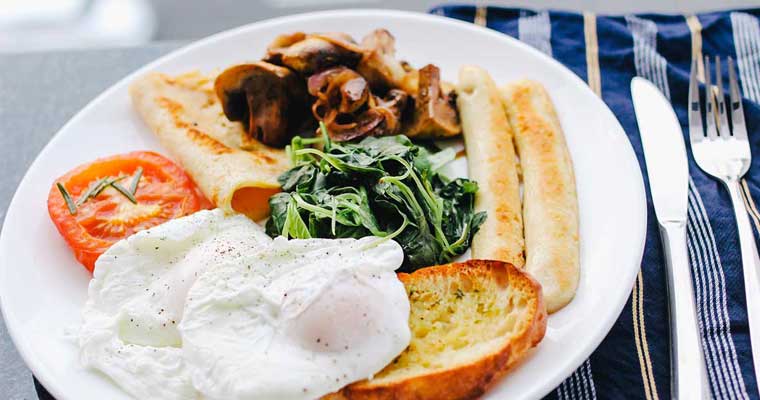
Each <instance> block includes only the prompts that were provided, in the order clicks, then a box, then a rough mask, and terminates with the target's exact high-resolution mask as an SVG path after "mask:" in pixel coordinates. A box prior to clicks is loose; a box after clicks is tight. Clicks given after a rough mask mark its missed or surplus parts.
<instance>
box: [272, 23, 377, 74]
mask: <svg viewBox="0 0 760 400" xmlns="http://www.w3.org/2000/svg"><path fill="white" fill-rule="evenodd" d="M362 55H363V51H362V49H361V48H360V47H359V46H358V45H357V44H356V42H354V39H353V38H351V36H349V35H347V34H345V33H339V32H328V33H316V34H305V33H303V32H297V33H294V34H290V35H280V36H278V37H277V38H276V39H275V40H274V42H272V44H270V45H269V48H268V49H267V55H266V57H265V61H268V62H271V63H273V64H277V65H283V66H286V67H288V68H291V69H293V70H294V71H296V72H299V73H301V74H303V75H306V76H308V75H311V74H313V73H315V72H319V71H322V70H324V69H327V68H331V67H335V66H339V65H343V66H347V67H350V68H353V67H354V66H356V64H357V63H358V62H359V60H360V59H361V58H362Z"/></svg>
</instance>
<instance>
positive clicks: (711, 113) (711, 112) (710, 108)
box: [705, 56, 718, 139]
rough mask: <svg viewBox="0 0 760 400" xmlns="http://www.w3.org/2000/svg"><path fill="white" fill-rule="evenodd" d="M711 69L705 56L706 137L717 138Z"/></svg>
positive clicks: (708, 58) (708, 59)
mask: <svg viewBox="0 0 760 400" xmlns="http://www.w3.org/2000/svg"><path fill="white" fill-rule="evenodd" d="M710 75H712V69H711V68H710V57H707V56H705V109H706V110H707V112H705V124H706V125H707V137H708V138H710V139H717V138H718V130H717V129H716V127H715V94H714V93H713V91H712V87H713V85H712V80H711V78H710Z"/></svg>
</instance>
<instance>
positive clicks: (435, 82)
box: [214, 29, 461, 147]
mask: <svg viewBox="0 0 760 400" xmlns="http://www.w3.org/2000/svg"><path fill="white" fill-rule="evenodd" d="M395 43H396V40H395V39H394V38H393V35H391V34H390V32H388V31H387V30H385V29H376V30H374V31H372V32H370V33H369V34H368V35H366V36H365V37H364V38H363V39H362V41H361V43H357V42H356V41H355V40H354V39H353V38H352V37H351V36H350V35H347V34H345V33H340V32H327V33H303V32H295V33H291V34H285V35H280V36H278V37H277V38H275V40H274V41H273V42H272V43H271V44H270V45H269V47H268V49H267V53H266V55H265V56H264V58H263V59H262V60H261V61H256V62H253V63H247V64H240V65H235V66H232V67H230V68H228V69H226V70H225V71H224V72H222V73H221V74H220V75H219V76H218V77H217V79H216V83H215V85H214V86H215V89H216V92H217V95H218V97H219V98H220V99H221V102H222V106H223V109H224V113H225V115H226V116H227V118H229V120H230V121H241V122H242V123H243V126H244V128H245V129H244V131H245V132H246V136H245V139H244V140H246V141H260V142H261V143H264V144H267V145H271V146H278V147H282V146H284V145H285V144H286V143H287V142H288V141H290V139H291V138H292V137H293V136H296V135H299V134H302V133H303V132H304V131H305V130H308V129H309V126H310V125H311V127H312V130H314V129H315V128H316V126H317V122H319V123H321V124H324V125H325V126H326V127H327V131H328V132H329V134H330V136H331V138H332V139H333V140H335V141H347V140H352V139H357V138H363V137H367V136H386V135H395V134H398V133H404V134H405V135H407V136H410V137H419V138H434V137H451V136H456V135H458V134H459V133H460V131H461V128H460V126H459V119H458V117H457V112H456V109H455V107H454V102H453V92H452V91H451V90H450V88H449V87H447V86H446V85H444V83H443V82H441V80H440V71H439V69H438V67H436V66H434V65H427V66H425V67H423V68H421V69H419V70H416V69H414V68H412V67H411V66H410V65H409V64H408V63H406V62H402V61H399V60H397V59H396V50H395V45H396V44H395ZM447 89H449V90H447ZM309 109H310V110H311V113H310V114H312V116H313V119H310V118H304V117H305V116H306V114H307V113H308V112H307V110H309Z"/></svg>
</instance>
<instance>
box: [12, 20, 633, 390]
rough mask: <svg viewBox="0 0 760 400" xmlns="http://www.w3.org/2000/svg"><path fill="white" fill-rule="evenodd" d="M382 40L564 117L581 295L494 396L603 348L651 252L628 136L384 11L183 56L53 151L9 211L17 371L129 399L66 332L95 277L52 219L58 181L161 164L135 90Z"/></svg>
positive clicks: (115, 94) (455, 24) (534, 54)
mask: <svg viewBox="0 0 760 400" xmlns="http://www.w3.org/2000/svg"><path fill="white" fill-rule="evenodd" d="M376 27H385V28H387V29H389V30H390V31H391V32H392V33H393V34H394V35H395V36H396V38H397V45H398V54H399V55H400V57H401V58H404V59H407V60H408V61H410V62H411V63H412V64H413V65H417V66H421V65H424V64H426V63H429V62H430V63H435V64H437V65H438V66H440V68H441V70H442V73H443V78H444V79H447V80H450V81H456V74H457V70H458V68H459V66H460V65H462V64H465V63H473V64H478V65H480V66H482V67H485V68H486V69H488V70H489V71H490V72H491V74H492V76H493V78H494V80H495V81H496V82H508V81H510V80H513V79H518V78H523V77H528V78H532V79H536V80H539V81H541V82H542V83H543V84H544V85H545V86H546V87H547V89H548V91H549V93H550V95H551V97H552V99H553V100H554V103H555V105H556V107H557V111H558V113H559V117H560V120H561V123H562V126H563V128H564V131H565V134H566V136H567V141H568V145H569V147H570V153H571V154H572V158H573V161H574V164H575V173H576V177H577V184H578V197H579V199H578V200H579V203H580V218H581V271H582V274H581V281H580V286H579V288H578V293H577V295H576V297H575V300H573V302H572V303H571V304H570V305H569V306H567V307H566V308H565V309H563V310H562V311H560V312H559V313H556V314H554V315H552V316H551V317H550V318H549V324H548V329H547V331H546V337H545V338H544V340H543V342H541V344H540V345H539V346H538V348H537V350H536V351H535V352H534V353H533V354H532V355H531V356H530V357H529V359H528V360H527V361H526V362H524V363H522V364H521V365H520V366H519V367H518V368H517V369H516V370H514V371H513V372H511V373H510V374H509V375H508V376H507V377H506V378H505V379H504V380H503V381H502V382H500V383H499V384H498V385H497V386H496V387H495V388H494V389H493V390H492V391H490V392H489V394H488V395H487V397H489V398H511V399H522V398H539V397H541V396H543V395H545V394H547V393H548V392H549V391H551V390H552V389H553V388H554V387H556V386H557V385H559V384H560V383H561V382H562V380H563V379H565V378H566V377H567V376H569V375H570V374H571V373H572V372H573V371H574V370H575V368H576V367H578V366H579V365H580V364H581V363H582V362H583V361H584V360H585V359H586V358H587V357H588V356H589V355H590V354H591V352H592V351H593V350H594V349H595V348H596V347H597V346H598V345H599V343H600V342H601V340H602V339H603V338H604V336H605V335H606V334H607V332H608V331H609V329H610V328H611V326H612V324H613V323H614V322H615V320H616V318H617V317H618V315H619V314H620V312H621V310H622V308H623V306H624V305H625V302H626V299H627V298H628V295H629V293H630V291H631V287H632V285H633V281H634V279H635V276H636V273H637V271H638V269H639V264H640V262H641V255H642V252H643V247H644V238H645V226H646V207H645V195H644V186H643V181H642V177H641V172H640V170H639V166H638V163H637V162H636V158H635V155H634V153H633V151H632V149H631V146H630V143H629V142H628V139H627V138H626V136H625V133H624V131H623V129H622V127H621V126H620V124H619V123H618V121H617V120H616V119H615V117H614V116H613V114H612V113H611V112H610V110H609V109H608V108H607V107H606V106H605V105H604V103H603V102H602V101H601V100H600V99H599V98H598V97H597V96H595V95H594V93H592V92H591V91H590V90H589V89H588V88H587V86H586V84H585V83H584V82H583V81H581V80H580V79H579V78H578V77H577V76H575V75H574V74H573V73H572V72H570V71H569V70H567V69H566V68H564V67H563V66H562V65H560V64H559V63H557V62H556V61H554V60H552V59H550V58H548V57H546V56H544V55H543V54H541V53H539V52H538V51H536V50H534V49H532V48H530V47H529V46H527V45H525V44H522V43H520V42H518V41H516V40H514V39H512V38H509V37H507V36H506V35H502V34H500V33H497V32H495V31H491V30H487V29H484V28H480V27H477V26H475V25H472V24H467V23H463V22H459V21H455V20H452V19H447V18H443V17H437V16H431V15H424V14H415V13H406V12H392V11H380V10H361V11H359V10H348V11H331V12H321V13H313V14H304V15H296V16H291V17H285V18H279V19H274V20H269V21H265V22H260V23H255V24H252V25H248V26H244V27H241V28H238V29H234V30H231V31H228V32H224V33H221V34H218V35H215V36H212V37H210V38H208V39H205V40H201V41H199V42H197V43H194V44H192V45H189V46H187V47H185V48H183V49H181V50H178V51H175V52H173V53H172V54H169V55H167V56H165V57H163V58H161V59H159V60H157V61H155V62H153V63H151V64H149V65H147V66H145V67H144V68H142V69H140V70H139V71H137V72H135V73H134V74H132V75H130V76H129V77H127V78H125V79H124V80H122V81H121V82H119V83H117V84H116V85H114V86H113V87H111V88H110V89H108V90H107V91H105V92H104V93H103V94H102V95H100V96H99V97H98V98H96V99H95V100H94V101H92V102H91V103H90V104H89V105H88V106H87V107H85V108H84V109H83V110H82V111H81V112H80V113H79V114H77V115H76V116H75V117H74V118H72V119H71V121H69V123H68V124H66V126H64V127H63V128H62V129H61V130H60V132H58V134H57V135H56V136H55V137H54V138H53V139H52V140H51V141H50V143H49V144H48V145H47V147H45V149H44V150H43V151H42V152H41V153H40V155H39V156H38V157H37V160H36V161H35V162H34V164H33V165H32V166H31V168H29V171H28V172H27V174H26V176H25V177H24V180H23V181H22V182H21V184H20V185H19V188H18V191H17V192H16V195H15V196H14V198H13V201H12V202H11V205H10V208H9V209H8V213H7V216H6V219H5V225H4V227H3V231H2V238H1V239H0V295H1V296H2V311H3V314H4V316H5V320H6V324H7V326H8V329H9V331H10V333H11V336H12V337H13V340H14V342H15V344H16V346H17V347H18V349H19V351H20V353H21V355H22V357H23V358H24V360H25V361H26V362H27V363H28V364H29V367H31V369H32V371H33V372H34V374H35V375H36V376H37V378H39V380H40V381H41V382H42V383H43V385H44V386H45V387H46V388H47V389H48V390H49V391H50V392H51V393H52V394H53V395H54V396H56V398H58V399H59V400H74V399H76V400H85V399H106V398H107V399H125V398H126V397H127V396H126V395H124V394H123V393H122V392H121V391H120V390H119V389H118V388H117V387H116V386H115V385H113V384H112V382H110V381H109V380H108V379H106V378H104V377H103V376H101V375H99V374H97V373H94V372H91V371H88V370H84V369H83V368H81V367H80V366H79V363H78V359H77V346H76V345H75V344H74V343H73V342H71V341H70V340H68V339H66V336H65V331H66V329H67V328H69V327H71V326H76V325H77V323H78V322H79V320H80V317H79V311H80V309H81V307H82V305H83V304H84V302H85V299H86V297H87V283H88V281H89V279H90V274H89V273H88V272H87V271H86V270H85V269H84V268H82V267H81V266H80V265H78V263H77V262H76V261H75V260H74V257H73V256H72V254H71V252H70V251H69V249H68V248H67V247H66V244H65V243H64V241H63V240H62V239H61V238H60V236H59V235H58V232H57V231H56V229H55V227H54V226H53V224H52V223H51V222H50V219H49V218H48V214H47V209H46V203H45V202H46V198H47V194H48V190H49V188H50V185H51V183H52V182H53V179H55V178H56V177H58V176H60V175H61V174H63V173H64V172H66V171H68V170H69V169H71V168H73V167H74V166H76V165H78V164H80V163H84V162H87V161H90V160H93V159H95V158H97V157H99V156H105V155H109V154H114V153H121V152H126V151H130V150H138V149H153V150H157V151H160V152H161V151H163V150H162V149H161V147H160V146H159V145H158V143H157V142H156V140H155V139H154V138H153V136H152V134H151V133H150V132H149V130H148V129H147V128H146V127H145V126H144V125H143V123H142V122H141V120H140V118H139V117H138V115H137V114H136V113H135V111H134V110H133V109H132V107H131V105H130V100H129V96H128V93H127V87H128V86H129V83H130V81H132V80H133V79H134V78H135V77H137V76H140V75H142V74H144V73H146V72H148V71H162V72H167V73H170V74H173V73H180V72H184V71H188V70H195V69H200V70H202V71H211V70H212V69H215V68H222V67H224V66H228V65H230V64H233V63H236V62H240V61H243V60H250V59H255V58H258V57H259V56H261V55H262V54H263V53H264V49H265V47H266V45H267V44H268V43H269V42H270V41H271V40H272V39H273V38H274V37H275V35H277V34H280V33H286V32H292V31H325V30H340V31H345V32H348V33H350V34H352V35H354V36H355V37H361V36H362V35H364V34H365V33H367V32H369V31H370V30H371V29H374V28H376Z"/></svg>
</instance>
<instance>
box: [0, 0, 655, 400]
mask: <svg viewBox="0 0 760 400" xmlns="http://www.w3.org/2000/svg"><path fill="white" fill-rule="evenodd" d="M370 14H371V15H373V16H377V15H381V16H385V17H389V18H411V19H427V20H431V21H436V22H439V23H440V22H443V23H445V24H449V25H452V26H456V27H458V28H462V29H466V30H471V31H476V32H479V33H480V34H487V35H490V36H493V37H498V38H499V39H500V40H505V41H507V42H511V44H512V45H513V46H516V47H519V48H521V49H522V50H524V51H527V52H530V53H533V55H535V56H538V58H540V59H541V60H542V61H543V62H546V63H548V64H552V65H553V66H554V67H555V68H558V69H559V70H560V71H561V72H562V73H563V74H564V75H565V77H566V78H567V79H570V80H575V81H576V83H581V85H580V86H581V87H582V89H581V90H587V91H589V92H590V93H591V94H593V97H594V100H593V101H594V102H596V103H597V105H598V106H600V107H601V108H602V109H603V110H604V112H605V113H607V114H608V116H609V117H612V120H614V122H615V124H616V125H615V126H616V127H617V129H613V130H617V133H615V134H614V135H615V136H616V139H618V140H620V142H621V147H622V148H625V150H623V152H624V153H627V157H626V160H625V164H628V165H627V166H625V168H626V169H629V170H630V171H631V173H632V176H631V178H633V180H634V181H635V182H631V184H632V185H633V186H635V187H636V189H637V190H636V192H637V195H636V198H635V199H633V201H632V203H636V204H633V206H634V207H636V208H638V213H639V216H638V217H639V220H640V221H641V223H640V224H639V225H638V226H637V232H635V235H634V236H635V237H636V239H637V244H638V248H637V249H636V251H634V254H636V255H637V258H636V260H635V261H636V265H637V266H638V268H636V269H635V270H634V269H633V268H630V271H631V272H629V275H630V276H626V277H625V278H627V281H628V282H629V285H625V287H628V288H629V290H627V291H622V290H621V291H620V293H619V294H617V296H616V297H615V301H616V303H617V304H619V306H617V307H615V308H614V309H611V311H612V310H614V311H615V313H614V315H612V313H611V311H610V313H611V314H610V315H612V316H611V317H610V318H607V319H606V320H605V321H604V323H603V324H602V325H603V328H602V329H599V330H598V331H596V332H595V333H594V334H593V335H592V336H591V338H590V339H589V340H588V341H587V345H586V346H584V347H583V349H582V350H581V351H580V352H578V353H577V355H576V356H575V357H572V358H569V359H567V360H565V362H564V363H563V364H564V366H563V367H562V368H560V370H561V373H555V374H554V376H553V377H552V378H550V379H549V380H547V383H546V385H544V386H542V387H539V388H534V389H532V390H530V391H529V392H528V393H526V396H533V395H535V396H536V397H537V398H540V397H543V396H545V395H547V394H548V393H549V392H551V391H552V390H554V389H555V388H556V387H558V386H559V385H560V384H561V383H562V382H563V381H564V380H565V379H566V378H568V377H569V376H570V375H571V374H572V373H573V372H574V371H575V370H576V369H577V368H578V367H580V366H581V365H582V364H583V362H584V360H586V359H587V358H589V357H590V356H591V354H592V353H593V352H594V351H595V350H596V349H597V348H598V347H599V345H600V344H601V342H602V341H603V340H604V338H605V337H606V336H607V334H608V333H609V332H610V330H611V329H612V327H613V325H614V324H615V322H616V321H617V319H618V317H619V316H620V314H621V313H622V311H623V309H624V307H625V305H626V303H627V299H628V297H629V296H630V290H631V289H632V288H633V284H634V282H635V279H636V274H637V273H638V270H639V269H640V266H641V262H642V260H643V255H644V247H645V243H646V231H647V229H646V228H647V225H648V212H647V200H646V189H645V185H644V178H643V174H642V170H641V168H640V166H639V163H638V158H637V157H636V153H635V151H634V149H633V145H632V144H631V142H630V139H629V138H628V136H627V134H626V131H625V129H624V128H623V126H622V125H621V124H620V121H619V120H618V118H617V117H616V116H615V114H614V113H613V112H612V110H611V109H610V108H609V107H608V106H607V104H606V103H605V102H604V101H603V100H602V99H601V98H600V97H599V96H597V95H596V94H594V93H593V92H592V91H591V89H590V88H589V87H588V85H587V84H586V82H585V81H583V80H582V79H581V78H580V77H579V76H578V75H576V74H575V73H574V72H572V71H571V70H570V69H569V68H567V67H566V66H564V65H563V64H562V63H560V62H559V61H557V60H556V59H554V58H552V57H550V56H548V55H546V54H544V53H542V52H540V51H539V50H537V49H535V48H533V47H531V46H530V45H528V44H526V43H523V42H521V41H519V40H517V39H515V38H513V37H511V36H509V35H507V34H504V33H501V32H498V31H496V30H493V29H489V28H486V27H482V26H478V25H475V24H472V23H469V22H465V21H461V20H458V19H454V18H450V17H445V16H440V15H435V14H428V13H422V12H413V11H401V10H389V9H380V8H346V9H333V10H323V11H314V12H306V13H299V14H292V15H286V16H281V17H276V18H270V19H265V20H261V21H256V22H252V23H249V24H245V25H241V26H238V27H235V28H231V29H228V30H225V31H221V32H218V33H215V34H213V35H210V36H206V37H204V38H201V39H198V40H194V41H192V42H190V43H187V44H186V45H184V46H181V47H179V48H177V49H175V50H172V51H170V52H169V53H167V54H164V55H162V56H160V57H158V58H157V59H155V60H153V61H151V62H149V63H146V64H144V65H142V66H141V67H139V68H137V69H136V70H134V71H133V72H131V73H129V74H127V75H126V76H124V77H123V78H121V79H119V80H118V81H116V82H115V83H113V84H112V85H110V86H109V87H108V88H106V89H105V90H103V91H102V92H101V93H100V94H98V95H97V96H96V97H94V98H93V99H92V100H90V101H89V102H88V103H87V104H86V105H85V106H84V107H82V108H81V109H80V110H79V111H77V112H76V114H74V116H72V117H71V118H70V119H69V120H68V121H66V123H65V124H63V125H62V126H61V128H59V129H58V130H57V131H56V132H55V134H54V135H53V136H52V137H51V138H50V140H49V141H48V142H47V144H46V145H45V146H44V147H43V148H42V150H40V152H39V153H38V154H37V155H36V156H35V158H34V161H33V162H32V163H31V164H30V165H29V167H28V168H27V169H26V171H25V172H24V176H23V178H22V179H21V180H20V181H19V184H18V186H17V187H16V190H15V191H14V194H13V196H12V198H11V201H10V203H9V204H8V208H7V209H6V215H5V218H4V220H3V227H2V230H0V268H1V269H0V312H2V315H3V319H4V321H5V325H6V330H7V331H8V335H9V337H10V338H11V341H12V343H13V345H14V347H15V348H16V351H17V352H18V353H19V355H20V356H21V358H22V360H23V361H24V363H25V364H26V366H27V367H28V368H29V370H30V371H31V372H32V374H33V376H34V377H35V378H36V379H37V380H38V381H39V382H40V383H41V384H42V386H43V387H44V388H45V389H46V390H47V391H48V392H49V393H50V394H51V395H53V396H54V397H55V398H57V399H59V400H67V399H68V397H66V396H65V395H64V393H63V392H62V391H61V390H62V389H61V387H59V384H58V383H55V382H54V380H53V379H51V377H49V376H47V375H46V373H44V372H43V373H40V372H39V371H44V367H43V368H41V367H40V365H41V364H40V363H41V362H42V361H41V360H40V359H37V358H34V357H30V355H29V350H28V349H27V346H30V345H31V343H27V342H25V341H22V340H19V337H18V336H17V335H18V332H16V327H15V326H16V325H17V324H18V323H19V322H16V320H15V319H13V312H11V313H10V314H9V313H8V309H7V306H6V305H5V304H6V302H5V301H3V298H4V296H5V294H4V290H2V289H3V288H4V287H5V285H6V284H5V280H4V276H5V273H6V269H7V268H8V267H7V262H6V261H7V255H6V253H5V251H3V250H4V249H5V248H6V246H7V244H6V242H7V240H8V239H7V237H8V235H11V234H10V233H8V232H7V229H6V225H7V221H8V216H9V215H10V211H11V210H13V209H15V208H17V206H16V203H18V202H19V201H20V200H19V199H18V193H19V188H20V187H21V186H23V185H24V184H25V183H26V181H27V179H29V172H30V171H32V170H33V169H36V168H37V165H38V164H39V163H41V162H42V159H43V158H45V157H46V156H47V154H48V153H49V152H50V151H52V150H51V149H52V148H53V147H54V145H55V144H57V143H58V142H59V141H60V140H62V139H61V137H62V136H61V132H64V131H66V130H67V129H69V127H70V126H71V125H74V124H75V123H76V122H78V121H79V120H80V119H82V118H84V116H85V115H86V114H87V113H88V111H89V110H90V109H91V108H94V107H95V106H96V105H97V104H99V103H101V102H103V101H105V99H106V98H108V97H109V96H110V95H111V94H112V93H113V92H115V91H117V90H118V89H120V88H122V87H124V86H125V85H128V84H129V83H130V82H132V81H133V80H134V79H135V78H136V77H138V76H140V75H141V74H144V73H145V72H146V71H149V70H151V69H153V68H154V67H155V66H156V65H158V64H161V63H163V62H165V61H167V60H169V59H171V58H174V57H177V56H180V55H182V54H185V53H187V52H191V51H193V50H194V49H195V48H197V47H201V46H204V45H206V44H208V43H210V42H214V41H220V40H224V39H225V38H227V37H233V36H236V35H239V34H241V33H242V32H244V31H246V30H248V29H251V28H261V27H262V26H266V25H277V24H281V23H292V22H297V21H298V20H304V19H312V18H319V17H348V16H357V15H359V16H361V15H370ZM621 150H622V149H621ZM621 164H623V163H621ZM631 261H634V260H631ZM626 271H627V270H626ZM20 344H21V345H20Z"/></svg>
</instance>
